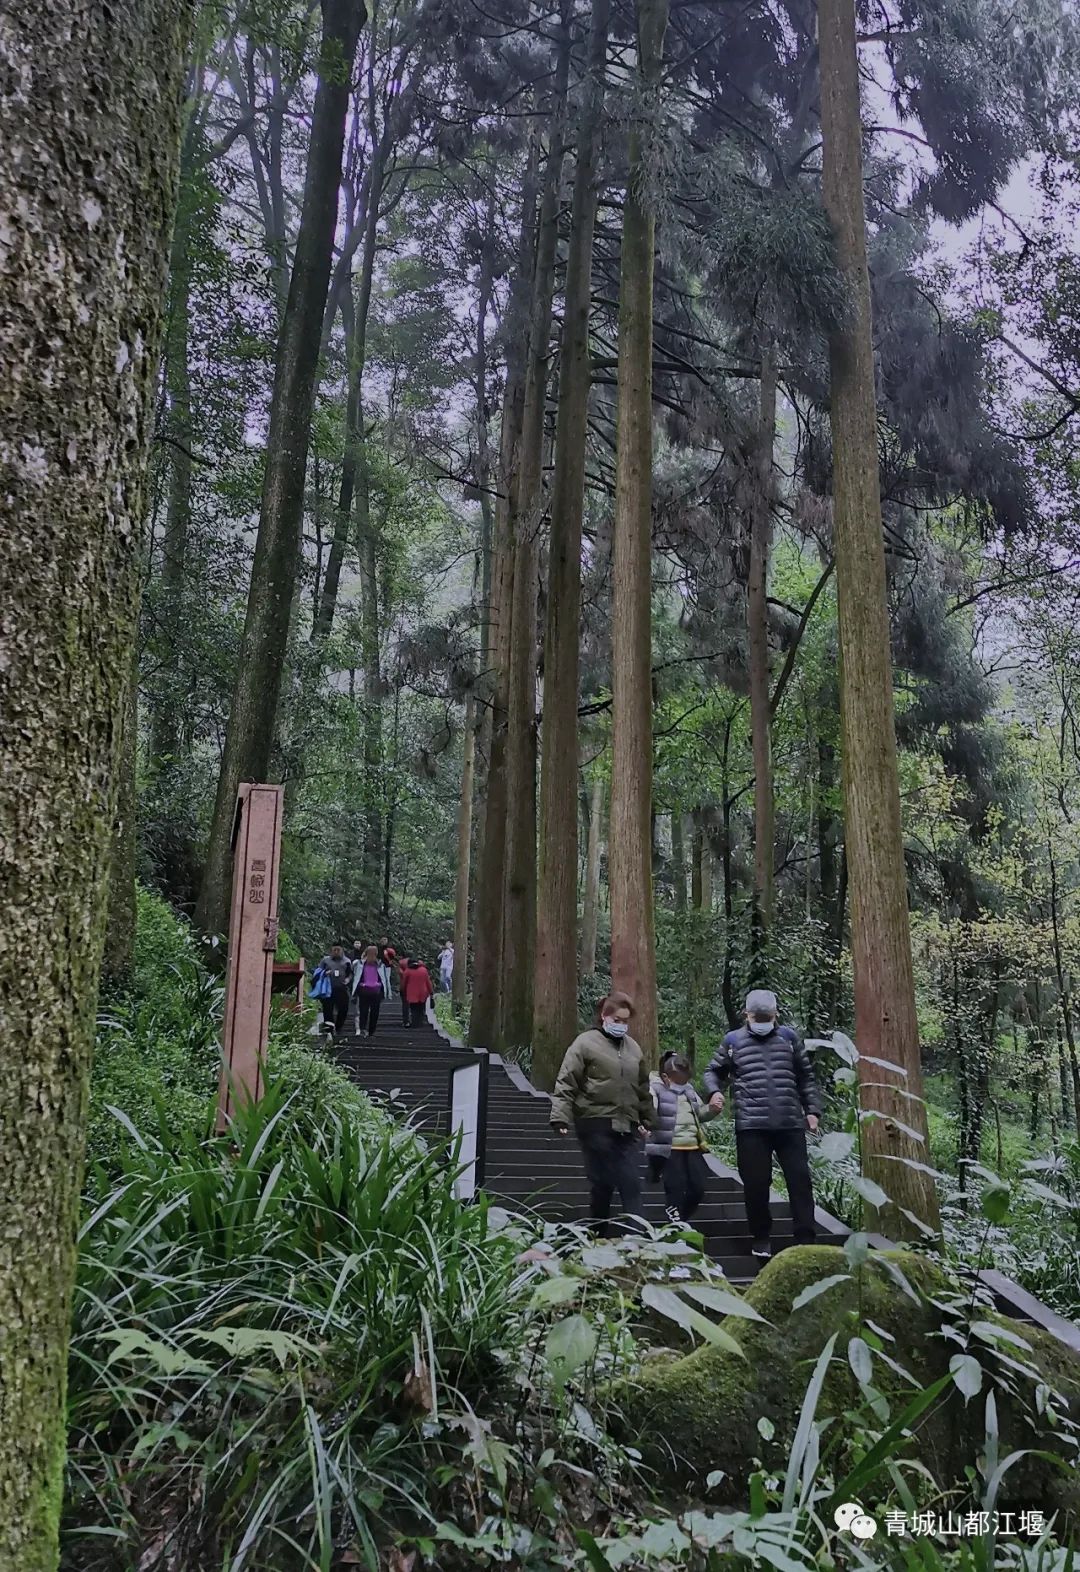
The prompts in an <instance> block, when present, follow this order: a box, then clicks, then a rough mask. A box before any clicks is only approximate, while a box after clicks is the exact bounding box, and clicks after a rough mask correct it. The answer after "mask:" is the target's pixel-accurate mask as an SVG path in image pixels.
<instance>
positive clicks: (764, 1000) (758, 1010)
mask: <svg viewBox="0 0 1080 1572" xmlns="http://www.w3.org/2000/svg"><path fill="white" fill-rule="evenodd" d="M777 1010H778V1006H777V1003H776V995H775V994H774V993H770V992H769V990H768V989H767V988H755V989H754V990H753V992H752V993H748V994H747V996H746V1013H747V1015H775V1014H776V1013H777Z"/></svg>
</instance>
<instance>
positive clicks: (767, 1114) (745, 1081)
mask: <svg viewBox="0 0 1080 1572" xmlns="http://www.w3.org/2000/svg"><path fill="white" fill-rule="evenodd" d="M728 1081H731V1083H732V1086H733V1090H734V1095H735V1147H736V1152H737V1154H738V1163H739V1177H740V1179H741V1180H742V1182H743V1192H744V1196H745V1200H746V1221H747V1223H748V1225H749V1228H750V1233H751V1236H752V1238H753V1246H752V1248H753V1253H754V1255H755V1256H756V1257H757V1258H758V1260H767V1259H768V1257H769V1255H770V1254H771V1253H772V1252H771V1246H770V1243H769V1235H770V1234H771V1232H772V1213H771V1211H770V1209H769V1185H770V1182H771V1180H772V1160H773V1153H774V1152H775V1154H776V1156H777V1158H778V1160H779V1163H780V1167H781V1169H782V1171H783V1174H784V1178H785V1179H786V1180H787V1187H788V1196H789V1198H790V1201H791V1212H792V1217H793V1218H794V1222H795V1243H796V1244H813V1242H814V1192H813V1188H812V1186H811V1183H810V1164H809V1161H808V1159H807V1155H806V1131H807V1130H808V1129H809V1130H816V1129H817V1127H818V1120H819V1119H820V1117H821V1094H820V1093H819V1091H818V1086H817V1082H816V1081H815V1079H814V1072H813V1069H812V1068H811V1065H810V1056H809V1054H808V1053H807V1051H806V1048H805V1047H804V1045H803V1042H802V1039H801V1038H800V1037H799V1034H798V1033H797V1032H796V1031H794V1030H793V1029H792V1028H791V1027H790V1026H780V1025H778V1024H777V1004H776V995H775V994H772V993H768V992H767V991H766V990H765V989H763V988H759V989H756V990H755V991H754V992H753V993H751V994H750V995H749V996H748V998H747V1000H746V1025H745V1026H740V1027H739V1029H738V1031H735V1032H729V1033H728V1035H727V1036H726V1037H725V1038H724V1041H723V1043H722V1044H721V1046H720V1048H719V1049H718V1050H717V1052H716V1054H715V1056H714V1058H713V1061H712V1063H711V1064H710V1065H709V1068H708V1069H707V1070H706V1071H705V1090H706V1091H707V1092H708V1093H709V1106H710V1108H713V1109H715V1110H716V1111H717V1112H719V1111H720V1109H721V1108H723V1106H724V1096H723V1091H722V1087H723V1086H724V1085H726V1084H727V1082H728Z"/></svg>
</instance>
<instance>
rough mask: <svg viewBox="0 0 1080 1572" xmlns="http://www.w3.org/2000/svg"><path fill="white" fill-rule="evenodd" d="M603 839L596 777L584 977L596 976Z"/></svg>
mask: <svg viewBox="0 0 1080 1572" xmlns="http://www.w3.org/2000/svg"><path fill="white" fill-rule="evenodd" d="M603 838H604V781H603V777H602V776H601V774H600V772H599V771H597V773H596V774H595V775H594V776H593V783H592V793H591V798H590V806H589V835H588V840H587V842H586V851H585V893H584V899H583V901H582V907H581V975H582V977H595V976H596V935H597V928H598V926H599V917H600V849H601V846H602V845H603Z"/></svg>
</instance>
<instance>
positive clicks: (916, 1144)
mask: <svg viewBox="0 0 1080 1572" xmlns="http://www.w3.org/2000/svg"><path fill="white" fill-rule="evenodd" d="M818 34H819V47H820V54H821V130H822V142H823V153H822V157H823V181H824V197H825V206H826V208H827V210H828V213H829V217H830V219H831V220H832V224H833V228H834V231H835V235H836V247H837V260H838V263H839V266H840V268H841V270H842V272H843V275H844V277H845V279H846V281H847V285H848V289H849V292H850V301H851V309H850V312H849V314H848V318H847V321H846V322H845V323H844V324H843V326H841V327H839V328H835V329H834V330H833V332H832V334H831V335H830V354H829V365H830V386H831V424H832V444H833V531H834V538H835V543H836V578H837V600H838V607H839V636H840V706H841V719H842V726H843V793H844V831H845V833H844V845H845V852H846V857H847V866H848V885H849V890H850V897H851V950H852V967H853V973H854V986H855V1039H856V1045H857V1047H858V1049H859V1052H860V1054H862V1055H863V1058H862V1061H861V1062H862V1065H863V1068H864V1071H865V1072H866V1073H865V1075H864V1077H863V1084H862V1093H861V1096H862V1106H863V1113H864V1136H863V1139H864V1153H865V1163H866V1171H867V1174H868V1176H869V1177H870V1178H872V1179H874V1180H876V1181H877V1182H878V1183H879V1184H880V1185H881V1186H882V1188H883V1189H884V1190H885V1192H886V1194H887V1195H889V1196H890V1197H891V1198H892V1199H891V1201H890V1204H888V1205H887V1206H884V1207H882V1208H881V1210H880V1215H879V1222H880V1226H881V1228H882V1230H883V1231H884V1232H886V1233H889V1234H891V1235H893V1236H894V1237H901V1238H903V1237H907V1236H908V1235H909V1234H910V1233H911V1232H912V1225H911V1224H910V1223H909V1221H908V1220H907V1218H906V1217H905V1216H904V1212H905V1211H907V1212H909V1213H913V1214H914V1215H915V1216H916V1217H919V1218H921V1219H922V1221H923V1222H924V1223H925V1224H927V1225H928V1226H931V1227H936V1226H937V1223H938V1207H937V1196H936V1193H935V1190H934V1185H933V1180H932V1179H931V1177H930V1175H929V1174H928V1173H927V1172H925V1171H924V1169H925V1168H926V1167H927V1166H928V1163H927V1157H928V1150H929V1148H928V1143H927V1122H926V1109H925V1105H924V1103H923V1102H922V1100H921V1099H922V1090H923V1086H922V1065H921V1062H920V1057H919V1029H918V1021H917V1018H916V1011H915V980H914V970H913V967H912V959H911V938H910V931H909V923H908V906H907V878H906V873H905V865H904V839H903V827H902V823H901V815H900V787H899V777H898V774H897V754H896V732H895V724H894V699H893V681H892V656H891V651H890V642H889V612H888V601H887V596H886V578H885V543H884V534H883V529H882V516H881V490H880V480H879V475H878V437H877V398H876V393H875V386H874V346H873V338H872V331H871V319H870V276H869V272H868V269H867V263H866V215H865V210H864V199H863V179H862V122H861V115H860V106H859V66H858V58H857V46H856V31H855V7H854V3H853V0H818ZM875 1061H876V1062H875ZM883 1062H884V1063H883ZM908 1129H914V1130H915V1131H916V1134H917V1136H919V1137H921V1140H915V1139H912V1137H911V1136H909V1135H908V1134H907V1133H906V1131H907V1130H908ZM897 1159H899V1160H897ZM916 1163H918V1164H922V1165H923V1167H921V1168H920V1167H915V1166H912V1165H913V1164H916Z"/></svg>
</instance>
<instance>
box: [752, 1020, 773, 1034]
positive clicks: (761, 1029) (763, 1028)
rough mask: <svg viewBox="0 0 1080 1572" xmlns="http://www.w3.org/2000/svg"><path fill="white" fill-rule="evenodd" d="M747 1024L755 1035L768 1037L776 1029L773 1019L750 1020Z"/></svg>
mask: <svg viewBox="0 0 1080 1572" xmlns="http://www.w3.org/2000/svg"><path fill="white" fill-rule="evenodd" d="M747 1024H748V1025H749V1027H750V1030H751V1031H752V1032H753V1034H754V1036H755V1037H768V1036H770V1035H771V1033H772V1032H774V1031H775V1030H776V1022H775V1021H750V1022H748V1023H747Z"/></svg>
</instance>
